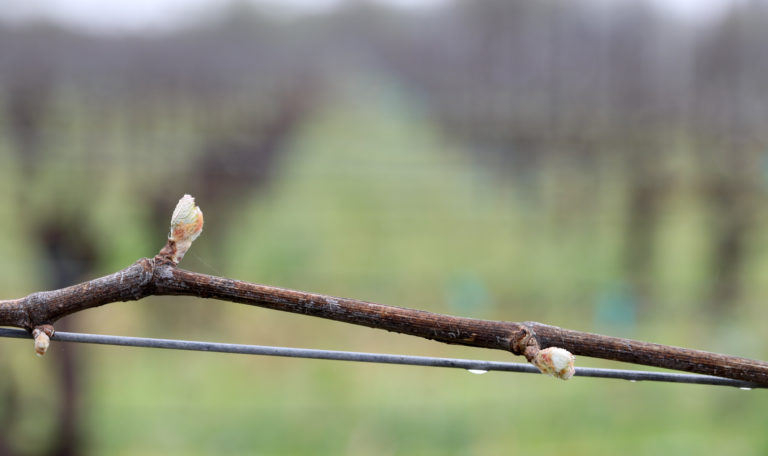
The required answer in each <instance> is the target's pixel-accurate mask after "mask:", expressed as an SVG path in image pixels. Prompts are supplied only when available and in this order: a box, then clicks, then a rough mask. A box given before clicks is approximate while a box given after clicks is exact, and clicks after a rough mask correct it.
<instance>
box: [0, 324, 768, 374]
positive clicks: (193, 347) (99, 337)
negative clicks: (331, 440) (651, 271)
mask: <svg viewBox="0 0 768 456" xmlns="http://www.w3.org/2000/svg"><path fill="white" fill-rule="evenodd" d="M0 337H9V338H16V339H29V338H30V335H29V333H28V332H26V331H24V330H21V329H10V328H0ZM53 340H55V341H61V342H76V343H83V344H98V345H116V346H124V347H145V348H162V349H170V350H190V351H204V352H215V353H236V354H243V355H261V356H281V357H287V358H306V359H323V360H333V361H352V362H364V363H379V364H400V365H406V366H426V367H448V368H455V369H465V370H468V371H473V373H477V374H482V373H485V372H490V371H499V372H518V373H527V374H538V373H540V372H539V369H537V368H536V367H534V366H532V365H530V364H525V363H508V362H501V361H485V360H479V359H460V358H435V357H431V356H408V355H391V354H384V353H364V352H351V351H337V350H317V349H309V348H289V347H272V346H265V345H242V344H225V343H218V342H200V341H190V340H176V339H155V338H146V337H125V336H109V335H104V334H83V333H71V332H60V331H59V332H56V334H55V335H54V337H53ZM575 376H576V377H596V378H609V379H618V380H629V381H632V382H637V381H650V382H670V383H691V384H699V385H718V386H732V387H736V388H742V389H753V388H767V387H766V386H765V385H760V384H757V383H750V382H744V381H741V380H733V379H730V378H722V377H713V376H711V375H698V374H678V373H673V372H649V371H638V370H625V369H599V368H590V367H577V368H576V374H575Z"/></svg>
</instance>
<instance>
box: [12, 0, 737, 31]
mask: <svg viewBox="0 0 768 456" xmlns="http://www.w3.org/2000/svg"><path fill="white" fill-rule="evenodd" d="M250 1H252V2H254V3H255V4H257V5H260V6H263V7H265V8H267V9H269V10H272V11H274V12H276V13H285V12H297V11H298V12H302V11H307V12H312V11H323V10H327V9H329V8H331V7H333V6H334V5H336V4H338V3H340V1H341V0H250ZM347 1H350V0H347ZM351 1H355V0H351ZM377 1H378V2H380V3H388V4H394V5H397V6H401V7H416V8H421V7H425V6H431V5H434V4H439V3H442V2H443V1H445V0H377ZM459 1H463V0H459ZM467 1H471V0H467ZM531 1H536V0H531ZM603 1H607V2H610V1H625V0H603ZM651 1H653V2H654V3H656V4H658V5H659V6H660V7H661V8H662V9H665V10H667V11H669V12H670V13H672V14H675V15H678V16H681V17H687V18H691V19H701V18H707V17H709V16H711V15H712V14H714V13H716V12H717V11H719V10H721V9H722V8H723V7H724V6H726V5H728V4H730V3H732V2H733V1H738V0H651ZM224 2H225V0H2V7H1V8H0V19H3V20H5V21H12V22H20V21H28V20H34V19H41V18H43V19H47V20H53V21H55V22H59V23H64V24H69V25H75V26H78V27H84V28H88V29H91V30H96V31H115V30H118V31H119V30H142V29H147V28H150V29H151V28H161V29H162V28H164V27H166V26H168V25H173V24H174V23H175V22H177V20H178V19H179V18H180V19H182V20H183V19H186V18H190V17H194V16H199V15H200V14H201V12H202V11H206V10H210V9H212V8H214V7H215V6H216V5H217V4H223V3H224Z"/></svg>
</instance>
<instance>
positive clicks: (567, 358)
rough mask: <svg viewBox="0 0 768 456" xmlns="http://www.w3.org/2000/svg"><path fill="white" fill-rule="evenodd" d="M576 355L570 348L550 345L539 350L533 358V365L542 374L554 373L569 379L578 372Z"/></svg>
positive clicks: (553, 374)
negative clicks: (575, 362)
mask: <svg viewBox="0 0 768 456" xmlns="http://www.w3.org/2000/svg"><path fill="white" fill-rule="evenodd" d="M574 360H575V358H574V356H573V355H572V354H571V352H569V351H568V350H565V349H563V348H558V347H549V348H545V349H543V350H539V351H538V352H537V353H536V356H534V358H533V361H532V362H533V365H534V366H536V367H538V368H539V370H540V371H541V373H542V374H547V375H552V376H555V377H557V378H559V379H562V380H568V379H569V378H571V377H573V374H574V373H575V372H576V368H575V367H574V365H573V364H574Z"/></svg>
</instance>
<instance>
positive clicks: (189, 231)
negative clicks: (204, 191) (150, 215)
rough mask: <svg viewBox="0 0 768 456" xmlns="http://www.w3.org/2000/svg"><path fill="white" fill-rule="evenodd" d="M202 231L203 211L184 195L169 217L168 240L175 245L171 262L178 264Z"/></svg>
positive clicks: (189, 197) (188, 196)
mask: <svg viewBox="0 0 768 456" xmlns="http://www.w3.org/2000/svg"><path fill="white" fill-rule="evenodd" d="M202 231H203V211H201V210H200V208H199V207H197V205H196V204H195V199H194V198H193V197H192V196H190V195H184V196H183V197H182V198H181V199H180V200H179V203H178V204H177V205H176V209H174V211H173V216H171V232H170V233H169V234H168V239H169V240H171V241H173V242H174V243H175V247H176V251H175V252H174V255H173V261H174V262H176V263H178V262H179V261H181V259H182V258H184V254H185V253H187V250H189V248H190V247H191V246H192V242H194V240H195V239H197V237H198V236H200V233H201V232H202Z"/></svg>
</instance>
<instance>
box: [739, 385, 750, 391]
mask: <svg viewBox="0 0 768 456" xmlns="http://www.w3.org/2000/svg"><path fill="white" fill-rule="evenodd" d="M739 389H740V390H744V391H752V388H748V387H746V386H742V387H741V388H739Z"/></svg>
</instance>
